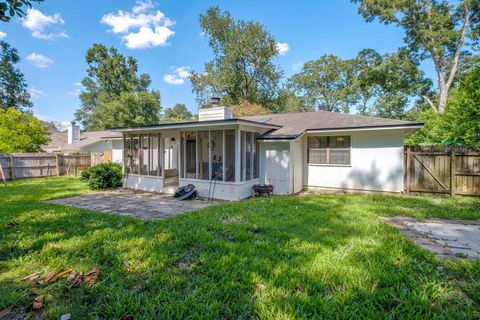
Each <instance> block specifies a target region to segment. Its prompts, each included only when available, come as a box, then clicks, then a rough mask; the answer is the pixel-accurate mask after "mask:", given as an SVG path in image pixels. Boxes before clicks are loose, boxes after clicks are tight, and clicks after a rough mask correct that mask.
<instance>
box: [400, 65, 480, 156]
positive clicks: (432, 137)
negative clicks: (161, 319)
mask: <svg viewBox="0 0 480 320" xmlns="http://www.w3.org/2000/svg"><path fill="white" fill-rule="evenodd" d="M419 119H420V120H421V121H423V122H424V123H425V127H424V128H423V129H422V130H419V131H417V132H416V133H415V134H413V135H412V136H411V137H409V139H408V140H407V141H406V143H408V144H422V143H426V144H450V145H466V146H470V147H472V148H476V149H478V150H480V63H477V64H476V66H475V67H474V68H472V69H471V71H469V72H468V73H467V74H466V75H465V77H464V79H463V80H462V81H461V82H458V83H457V84H456V85H455V87H454V88H452V91H451V94H450V95H449V98H448V104H447V108H446V110H445V112H444V113H443V114H438V113H435V112H434V111H433V110H431V109H427V110H423V111H422V112H421V113H420V115H419Z"/></svg>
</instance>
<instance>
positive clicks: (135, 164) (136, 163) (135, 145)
mask: <svg viewBox="0 0 480 320" xmlns="http://www.w3.org/2000/svg"><path fill="white" fill-rule="evenodd" d="M131 164H132V166H131V167H132V173H134V174H138V173H139V169H140V137H139V136H133V137H132V160H131Z"/></svg>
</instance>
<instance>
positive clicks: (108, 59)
mask: <svg viewBox="0 0 480 320" xmlns="http://www.w3.org/2000/svg"><path fill="white" fill-rule="evenodd" d="M86 61H87V63H88V68H87V76H86V77H85V78H84V79H83V81H82V85H83V87H84V90H82V93H81V94H80V100H81V106H80V108H79V109H78V110H77V111H76V113H75V118H76V119H77V120H78V121H80V123H81V124H82V126H83V127H84V128H85V129H87V130H103V129H105V128H113V127H122V126H130V125H146V124H155V123H158V121H159V114H160V109H161V106H160V93H159V92H158V91H155V90H149V87H150V83H151V80H150V76H149V75H148V74H142V75H140V76H138V75H137V68H138V66H137V60H136V59H135V58H133V57H125V56H123V55H122V54H120V53H119V52H118V50H117V49H115V48H107V47H105V46H104V45H102V44H94V45H93V46H92V48H90V49H89V50H88V51H87V54H86ZM128 103H133V104H134V105H133V106H132V107H131V108H129V107H128Z"/></svg>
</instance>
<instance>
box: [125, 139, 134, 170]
mask: <svg viewBox="0 0 480 320" xmlns="http://www.w3.org/2000/svg"><path fill="white" fill-rule="evenodd" d="M124 142H125V143H124V149H125V153H124V157H125V158H124V163H125V173H126V174H128V173H131V166H132V148H131V137H130V136H129V135H126V136H125V140H124Z"/></svg>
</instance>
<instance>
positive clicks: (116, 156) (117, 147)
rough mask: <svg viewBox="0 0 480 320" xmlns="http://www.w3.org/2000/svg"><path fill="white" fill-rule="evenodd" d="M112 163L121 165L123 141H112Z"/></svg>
mask: <svg viewBox="0 0 480 320" xmlns="http://www.w3.org/2000/svg"><path fill="white" fill-rule="evenodd" d="M112 162H116V163H120V164H122V163H123V140H113V145H112Z"/></svg>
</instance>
